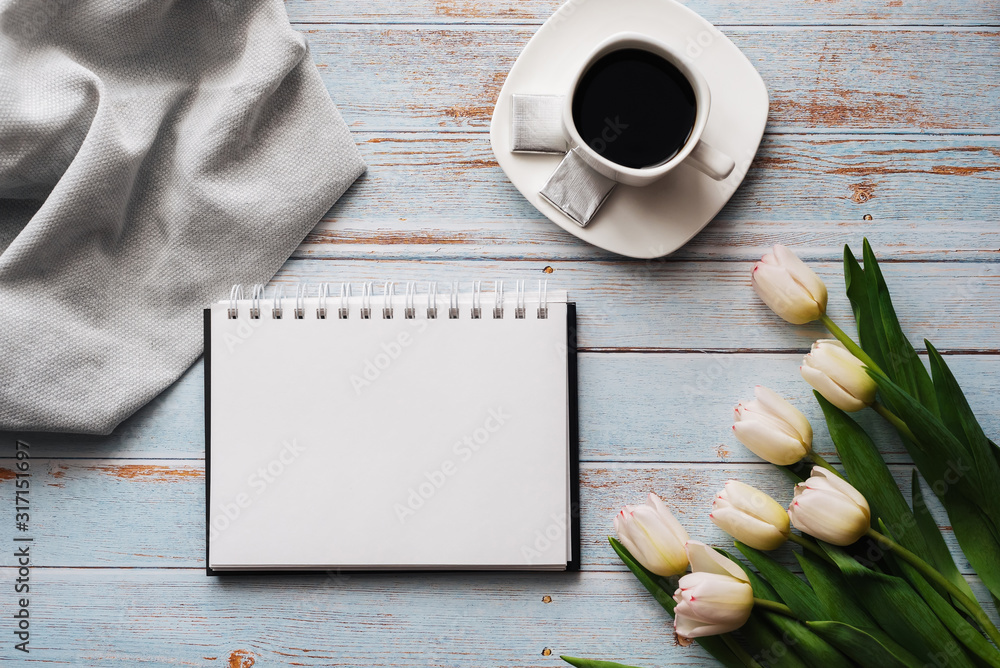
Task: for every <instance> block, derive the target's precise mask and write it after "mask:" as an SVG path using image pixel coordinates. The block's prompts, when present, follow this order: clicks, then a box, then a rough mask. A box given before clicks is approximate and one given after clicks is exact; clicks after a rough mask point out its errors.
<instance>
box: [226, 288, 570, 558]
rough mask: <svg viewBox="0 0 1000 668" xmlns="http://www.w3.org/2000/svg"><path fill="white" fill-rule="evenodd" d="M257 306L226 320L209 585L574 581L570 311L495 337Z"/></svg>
mask: <svg viewBox="0 0 1000 668" xmlns="http://www.w3.org/2000/svg"><path fill="white" fill-rule="evenodd" d="M330 301H331V305H336V303H338V302H339V300H334V299H331V300H330ZM376 301H378V300H376ZM484 301H486V300H484ZM248 303H249V302H240V304H241V305H242V306H243V308H240V309H239V313H238V317H237V318H236V319H230V318H229V317H228V315H227V309H226V307H227V306H228V302H227V303H226V304H221V305H217V306H215V307H213V308H212V310H211V315H210V317H211V339H210V345H211V360H210V365H211V366H210V379H209V388H210V395H211V397H210V399H211V401H210V406H211V420H210V439H211V440H210V444H211V445H210V447H211V452H210V489H209V517H208V520H209V527H210V529H209V566H210V568H213V569H268V568H335V567H342V568H372V569H377V568H408V567H409V568H490V567H496V568H528V569H532V568H533V569H549V568H551V569H563V568H565V567H566V563H567V561H569V560H570V556H571V555H570V551H571V550H570V537H569V531H570V520H569V516H570V508H569V497H570V487H569V485H570V482H569V478H568V471H569V433H568V413H567V411H568V405H569V394H568V393H569V385H568V380H567V378H568V361H567V360H568V358H567V320H566V318H567V314H566V309H567V307H566V304H565V302H564V301H561V302H555V301H550V303H549V304H548V318H545V319H538V318H537V308H536V307H537V304H536V305H535V307H534V308H528V309H526V311H527V312H526V314H525V318H524V319H515V318H514V308H513V306H514V305H513V304H512V303H511V304H509V305H508V306H507V307H505V308H504V314H503V315H504V317H503V318H502V319H494V318H493V317H492V316H493V309H492V300H490V304H489V306H490V308H485V307H484V308H483V309H482V318H481V319H478V320H476V319H472V318H470V317H469V315H468V314H469V306H470V305H469V304H467V303H464V302H463V304H462V309H461V311H462V312H461V317H459V318H458V319H450V318H448V314H447V309H445V308H441V309H439V317H438V318H437V319H430V320H429V319H427V317H426V313H425V312H424V310H423V309H418V310H417V311H418V313H417V317H416V318H414V319H405V318H404V317H402V314H403V309H401V308H396V309H395V316H396V317H394V318H392V319H383V318H382V309H381V308H372V313H371V319H369V320H364V319H361V318H359V317H358V309H357V308H355V309H353V310H352V312H351V317H348V318H347V319H338V318H337V312H336V309H335V308H331V309H330V311H331V313H330V315H329V316H328V317H327V319H325V320H321V319H317V318H316V317H315V314H314V313H315V306H316V303H315V300H307V302H306V306H307V308H306V309H305V310H306V312H307V313H308V314H309V315H307V316H306V317H304V318H302V319H295V318H293V317H292V309H285V311H284V313H285V317H284V318H282V319H278V320H274V319H272V318H271V317H270V308H261V309H260V311H261V312H260V318H259V319H257V320H251V319H250V317H249V309H248V308H246V304H248ZM376 306H380V304H378V303H376Z"/></svg>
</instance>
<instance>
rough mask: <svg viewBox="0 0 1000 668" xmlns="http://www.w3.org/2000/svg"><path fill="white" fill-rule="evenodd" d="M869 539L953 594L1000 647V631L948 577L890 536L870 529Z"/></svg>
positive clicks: (976, 604) (977, 605)
mask: <svg viewBox="0 0 1000 668" xmlns="http://www.w3.org/2000/svg"><path fill="white" fill-rule="evenodd" d="M868 537H869V538H871V539H873V540H874V541H875V542H876V543H878V544H879V545H880V546H881V547H883V548H886V549H888V550H889V551H891V552H892V553H893V554H895V555H896V556H897V557H899V558H900V559H902V560H903V561H905V562H907V563H909V564H910V565H911V566H913V567H914V568H915V569H917V570H918V571H919V572H920V573H921V575H923V576H924V577H926V578H927V579H928V580H930V581H931V582H933V583H935V584H937V585H939V586H940V587H942V588H943V589H944V590H945V591H947V592H948V593H949V594H951V597H952V598H953V599H955V601H956V602H957V603H958V604H959V605H961V606H962V607H963V608H965V609H966V611H968V612H969V614H971V615H972V617H973V618H974V619H975V620H976V622H977V623H978V624H979V627H980V628H981V629H982V630H983V631H984V632H985V633H986V635H988V636H989V637H990V640H992V641H993V644H994V645H996V646H997V647H1000V630H997V627H995V626H993V623H992V622H991V621H990V618H989V617H987V616H986V613H985V612H983V609H982V608H981V607H979V604H978V603H977V602H975V601H973V600H972V599H970V598H969V597H968V596H966V595H965V594H964V593H963V592H962V590H961V589H959V588H958V587H956V586H955V585H954V584H952V582H951V581H950V580H948V579H947V578H946V577H944V576H943V575H941V574H940V573H938V572H937V570H935V569H934V568H933V567H932V566H931V565H930V564H928V563H927V562H926V561H924V560H923V559H921V558H920V557H918V556H917V555H915V554H914V553H913V552H910V551H909V550H907V549H906V548H905V547H903V546H902V545H900V544H899V543H897V542H896V541H894V540H892V539H891V538H889V537H888V536H885V535H883V534H880V533H879V532H878V531H875V530H874V529H869V530H868Z"/></svg>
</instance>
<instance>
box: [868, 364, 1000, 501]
mask: <svg viewBox="0 0 1000 668" xmlns="http://www.w3.org/2000/svg"><path fill="white" fill-rule="evenodd" d="M868 374H869V375H870V376H871V377H872V378H873V379H874V380H875V382H876V383H877V384H878V387H879V391H881V393H882V396H883V397H884V398H885V399H887V400H889V401H890V402H891V403H892V405H893V406H894V407H895V411H896V414H897V415H898V416H899V417H900V418H901V419H902V420H903V422H905V423H906V425H907V426H908V427H909V428H910V430H911V431H912V432H913V434H914V435H915V437H916V438H917V439H918V441H919V442H918V443H917V444H916V445H917V446H918V448H919V449H920V450H922V452H923V455H924V456H923V457H920V456H918V455H917V454H916V453H912V452H911V454H914V460H915V461H917V465H918V467H919V468H920V469H921V473H922V474H923V475H924V478H925V479H926V480H928V481H935V480H941V481H942V482H944V483H946V489H945V491H944V492H943V493H942V494H943V495H947V494H948V493H949V492H953V491H954V492H959V493H961V494H962V495H964V496H966V497H967V498H968V499H970V500H975V501H976V502H977V504H981V505H982V506H983V508H984V510H987V512H988V514H990V516H991V517H992V516H995V517H998V518H1000V498H994V499H989V498H987V497H985V496H984V493H983V492H984V490H983V489H982V487H981V486H980V485H979V482H980V480H979V476H978V475H977V474H976V470H975V466H976V462H975V460H974V459H973V458H972V455H971V453H970V452H969V451H968V449H966V447H965V446H964V445H963V444H962V443H961V442H960V441H959V440H958V439H957V438H956V437H955V435H954V434H952V433H951V431H949V430H948V428H947V427H946V426H945V425H944V423H943V422H941V419H940V418H938V417H937V416H936V415H934V414H932V413H931V412H930V411H928V410H927V409H926V408H925V407H924V406H923V405H921V403H920V402H919V401H917V400H916V399H914V398H913V397H911V396H910V395H909V394H907V393H906V391H905V390H904V389H903V388H901V387H900V386H899V385H897V384H896V383H894V382H893V381H892V380H890V379H889V378H887V377H886V376H885V375H884V374H880V373H878V372H877V371H872V370H871V369H869V370H868ZM903 440H904V442H906V440H907V437H906V435H905V434H904V435H903ZM928 460H930V461H928ZM928 464H932V465H933V466H934V467H935V470H933V471H927V470H925V467H926V466H927V465H928ZM936 491H937V490H935V492H936ZM994 510H995V512H993V511H994Z"/></svg>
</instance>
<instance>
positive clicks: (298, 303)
mask: <svg viewBox="0 0 1000 668" xmlns="http://www.w3.org/2000/svg"><path fill="white" fill-rule="evenodd" d="M308 289H309V284H308V283H299V284H298V285H296V286H295V308H294V309H293V311H292V317H293V318H295V319H296V320H302V319H303V318H304V317H305V316H306V309H305V300H306V290H308Z"/></svg>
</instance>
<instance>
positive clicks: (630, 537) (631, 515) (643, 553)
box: [615, 493, 688, 577]
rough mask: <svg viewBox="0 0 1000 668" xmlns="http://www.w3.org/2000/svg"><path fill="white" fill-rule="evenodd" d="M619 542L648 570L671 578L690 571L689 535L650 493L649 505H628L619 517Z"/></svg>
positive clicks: (617, 524)
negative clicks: (688, 567)
mask: <svg viewBox="0 0 1000 668" xmlns="http://www.w3.org/2000/svg"><path fill="white" fill-rule="evenodd" d="M615 533H617V534H618V540H619V541H620V542H621V544H622V545H624V546H625V548H626V549H627V550H628V551H629V553H631V555H632V556H633V557H635V558H636V560H637V561H638V562H639V563H640V564H642V565H643V566H645V567H646V569H648V570H650V571H652V572H653V573H656V574H657V575H662V576H664V577H670V576H671V575H680V574H681V573H683V572H684V571H686V570H687V566H688V559H687V553H686V552H685V551H684V543H686V542H687V541H688V533H687V531H685V530H684V527H682V526H681V524H680V522H678V521H677V519H676V518H674V516H673V514H671V512H670V510H669V509H668V508H667V506H666V504H664V503H663V501H662V500H661V499H660V497H658V496H657V495H655V494H652V493H650V495H649V498H648V499H647V500H646V503H645V504H642V505H635V506H625V508H624V509H622V511H621V512H620V513H619V514H618V515H617V516H616V517H615Z"/></svg>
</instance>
